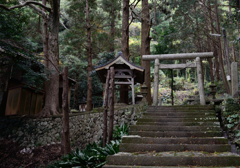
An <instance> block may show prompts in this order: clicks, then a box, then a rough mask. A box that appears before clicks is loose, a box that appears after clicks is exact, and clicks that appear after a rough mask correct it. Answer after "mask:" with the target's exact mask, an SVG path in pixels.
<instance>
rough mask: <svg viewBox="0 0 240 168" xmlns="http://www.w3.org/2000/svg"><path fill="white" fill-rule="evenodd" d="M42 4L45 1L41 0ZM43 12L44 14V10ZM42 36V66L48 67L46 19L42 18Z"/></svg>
mask: <svg viewBox="0 0 240 168" xmlns="http://www.w3.org/2000/svg"><path fill="white" fill-rule="evenodd" d="M42 4H44V5H46V0H42ZM43 11H45V12H46V10H45V9H43ZM42 29H43V30H42V36H43V39H42V40H43V54H44V65H45V66H46V67H48V35H47V18H46V17H44V16H43V25H42Z"/></svg>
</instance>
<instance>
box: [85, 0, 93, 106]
mask: <svg viewBox="0 0 240 168" xmlns="http://www.w3.org/2000/svg"><path fill="white" fill-rule="evenodd" d="M89 12H90V10H89V2H88V0H86V22H87V55H88V68H87V69H88V83H87V109H86V110H87V111H91V110H92V77H91V76H90V75H91V72H92V52H91V25H90V18H89Z"/></svg>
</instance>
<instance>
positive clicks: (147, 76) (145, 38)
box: [141, 0, 152, 105]
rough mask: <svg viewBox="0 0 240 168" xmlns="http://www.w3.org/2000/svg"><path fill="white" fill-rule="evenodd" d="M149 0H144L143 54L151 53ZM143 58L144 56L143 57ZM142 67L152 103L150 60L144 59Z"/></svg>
mask: <svg viewBox="0 0 240 168" xmlns="http://www.w3.org/2000/svg"><path fill="white" fill-rule="evenodd" d="M149 18H150V15H149V6H148V0H142V31H141V56H142V55H150V40H151V39H150V37H149V35H150V22H149ZM141 59H142V58H141ZM142 67H143V68H145V83H146V85H147V87H148V93H147V97H146V99H147V102H148V105H151V104H152V100H151V79H150V61H143V60H142Z"/></svg>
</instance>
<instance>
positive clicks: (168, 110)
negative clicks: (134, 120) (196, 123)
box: [146, 109, 215, 113]
mask: <svg viewBox="0 0 240 168" xmlns="http://www.w3.org/2000/svg"><path fill="white" fill-rule="evenodd" d="M146 112H152V113H163V112H174V113H180V112H185V113H204V112H209V113H215V111H214V110H201V109H190V110H184V109H162V110H160V109H148V110H147V111H146Z"/></svg>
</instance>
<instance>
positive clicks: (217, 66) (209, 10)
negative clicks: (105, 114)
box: [208, 1, 220, 81]
mask: <svg viewBox="0 0 240 168" xmlns="http://www.w3.org/2000/svg"><path fill="white" fill-rule="evenodd" d="M208 13H209V18H210V22H211V32H212V33H214V26H213V18H212V10H211V5H210V1H208ZM211 39H212V44H213V53H214V58H215V74H216V78H217V81H219V80H220V75H219V63H218V54H217V45H216V42H215V39H214V38H213V37H212V38H211Z"/></svg>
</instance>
